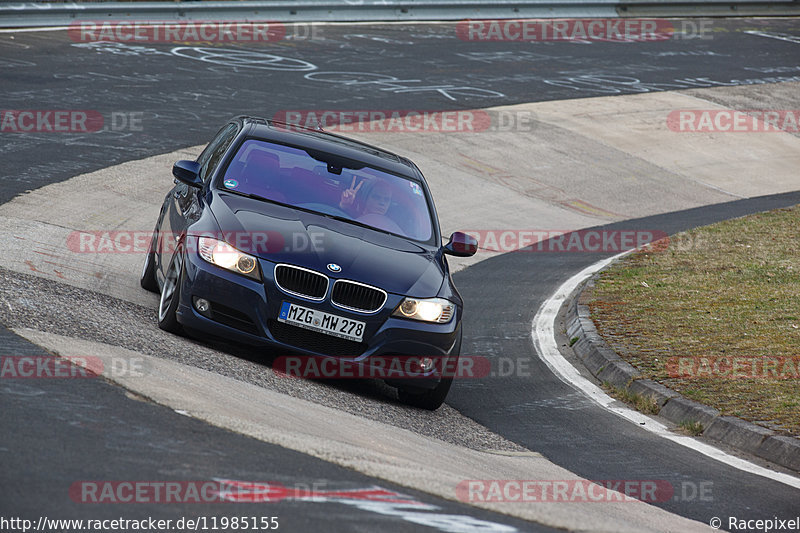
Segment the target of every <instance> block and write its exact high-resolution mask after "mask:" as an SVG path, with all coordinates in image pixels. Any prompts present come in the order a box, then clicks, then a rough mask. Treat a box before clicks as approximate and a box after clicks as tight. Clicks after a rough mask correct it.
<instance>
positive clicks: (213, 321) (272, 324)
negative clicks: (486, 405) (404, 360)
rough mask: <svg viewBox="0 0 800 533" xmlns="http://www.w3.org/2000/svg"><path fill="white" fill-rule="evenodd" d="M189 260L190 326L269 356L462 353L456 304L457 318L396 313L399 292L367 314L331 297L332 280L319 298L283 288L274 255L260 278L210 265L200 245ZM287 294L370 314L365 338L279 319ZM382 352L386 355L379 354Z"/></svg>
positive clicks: (185, 283)
mask: <svg viewBox="0 0 800 533" xmlns="http://www.w3.org/2000/svg"><path fill="white" fill-rule="evenodd" d="M184 264H185V272H184V276H183V279H182V283H181V289H180V301H179V305H178V309H177V319H178V322H179V323H181V324H182V325H183V326H184V327H186V328H187V329H190V330H193V331H196V332H200V334H202V335H212V336H215V337H220V338H224V339H228V340H234V341H237V342H241V343H246V344H250V345H254V346H262V347H265V348H269V349H270V350H269V354H268V355H269V356H284V355H287V356H288V355H297V354H303V355H311V356H320V357H335V358H336V359H338V360H345V361H348V363H352V364H355V365H373V364H380V365H381V366H383V365H385V358H386V357H393V356H401V357H405V356H415V357H419V358H424V357H431V358H437V359H438V360H447V359H452V358H454V357H457V356H458V350H459V348H460V346H459V343H457V340H458V339H459V338H460V333H461V332H460V319H461V309H460V308H459V307H456V312H455V313H454V316H453V318H452V319H451V320H450V322H448V323H447V324H429V323H424V322H418V321H413V320H407V319H402V318H396V317H392V316H391V313H392V312H393V311H394V309H395V308H396V307H397V305H399V303H400V301H401V300H402V298H403V296H402V295H396V294H391V293H390V294H389V295H388V298H387V301H386V303H385V305H384V306H383V308H382V309H381V310H380V311H378V312H377V313H374V314H366V313H359V312H355V311H349V310H346V309H342V308H340V307H336V306H334V305H333V304H332V303H331V302H330V296H331V295H330V292H331V290H332V286H333V283H331V284H330V286H329V288H328V293H327V294H326V296H325V298H324V299H323V300H322V301H313V300H309V299H305V298H302V297H299V296H295V295H291V294H288V293H285V292H283V291H282V290H281V289H279V288H278V287H277V286H276V284H275V280H274V279H273V273H274V263H271V262H269V261H266V260H264V259H259V267H260V268H261V273H262V278H263V279H262V281H261V282H259V281H255V280H253V279H250V278H247V277H245V276H240V275H238V274H235V273H233V272H230V271H228V270H225V269H223V268H220V267H217V266H216V265H212V264H210V263H208V262H206V261H205V260H203V259H202V258H201V257H200V256H199V255H198V254H197V252H192V251H188V252H186V260H185V262H184ZM333 279H335V278H333V277H331V280H333ZM197 298H203V299H206V300H208V301H209V302H210V303H211V308H210V310H209V311H207V312H205V313H201V312H199V311H198V310H197V308H196V306H195V305H194V302H195V301H196V299H197ZM283 302H292V303H296V304H299V305H302V306H304V307H309V308H313V309H319V310H321V311H324V312H327V313H331V314H334V315H337V316H342V317H346V318H351V319H354V320H359V321H362V322H365V324H366V326H365V329H364V336H363V341H362V342H354V341H349V340H344V339H339V338H337V337H333V336H330V335H327V334H324V333H317V332H313V331H309V330H306V329H302V328H299V327H296V326H292V325H289V324H285V323H282V322H279V321H278V320H277V317H278V314H279V311H280V307H281V304H282V303H283ZM380 358H384V360H383V361H379V362H378V361H377V359H380ZM359 375H364V374H359ZM367 375H371V374H369V373H368V374H367ZM402 381H409V380H407V379H404V380H402ZM413 381H414V382H413V383H409V386H412V387H415V388H422V389H429V388H432V387H435V386H436V385H437V384H438V382H439V381H440V378H438V377H433V378H431V377H426V378H424V379H415V380H413ZM392 384H395V383H394V382H393V383H392Z"/></svg>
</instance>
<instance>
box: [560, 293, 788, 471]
mask: <svg viewBox="0 0 800 533" xmlns="http://www.w3.org/2000/svg"><path fill="white" fill-rule="evenodd" d="M593 285H594V278H592V279H590V280H589V281H588V282H587V283H585V284H584V285H583V286H581V287H578V288H577V289H576V290H575V292H574V293H573V294H572V295H570V297H569V298H568V299H567V302H566V306H567V315H566V322H565V323H566V331H567V338H568V339H570V342H571V343H572V350H573V352H574V353H575V355H576V356H578V358H579V359H580V360H581V361H582V362H583V364H584V366H585V367H586V368H587V369H588V370H589V371H590V372H591V373H592V375H593V376H595V377H596V378H598V379H600V380H602V381H605V382H608V383H610V384H611V385H613V386H614V387H617V388H619V389H623V390H627V391H629V392H631V393H634V394H638V395H641V396H650V397H652V398H654V399H655V400H656V402H657V403H658V405H659V407H660V409H659V412H658V415H659V416H662V417H664V418H666V419H667V420H669V421H670V422H673V423H675V424H680V423H681V422H686V421H695V422H700V423H701V424H702V426H703V433H702V435H703V436H705V437H708V438H709V439H713V440H716V441H718V442H722V443H724V444H726V445H728V446H731V447H733V448H735V449H737V450H740V451H743V452H747V453H750V454H753V455H755V456H757V457H760V458H762V459H766V460H768V461H770V462H773V463H775V464H778V465H781V466H783V467H786V468H789V469H792V470H794V471H797V472H800V439H796V438H793V437H789V436H786V435H781V434H778V433H776V432H774V431H772V430H770V429H767V428H764V427H761V426H758V425H756V424H753V423H751V422H747V421H745V420H742V419H740V418H736V417H732V416H721V414H720V412H719V411H718V410H717V409H714V408H712V407H709V406H707V405H703V404H700V403H697V402H695V401H692V400H689V399H687V398H684V397H683V396H681V395H680V394H679V393H677V392H675V391H673V390H671V389H669V388H667V387H665V386H664V385H662V384H660V383H656V382H655V381H652V380H650V379H641V375H642V374H641V373H640V372H639V371H638V370H637V369H636V368H635V367H633V366H632V365H630V364H629V363H627V362H626V361H624V360H623V359H622V358H621V357H620V356H619V355H618V354H617V353H616V352H614V351H613V350H612V349H611V348H610V347H609V346H608V344H606V342H605V341H604V340H603V338H602V337H601V336H600V335H599V334H598V333H597V328H595V325H594V322H592V319H591V318H590V316H589V306H588V305H587V304H586V297H585V296H584V290H585V289H586V288H588V287H592V286H593Z"/></svg>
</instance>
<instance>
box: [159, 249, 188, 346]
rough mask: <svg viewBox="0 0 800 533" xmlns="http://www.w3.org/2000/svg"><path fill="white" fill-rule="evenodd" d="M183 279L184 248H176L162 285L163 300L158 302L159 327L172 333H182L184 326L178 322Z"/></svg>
mask: <svg viewBox="0 0 800 533" xmlns="http://www.w3.org/2000/svg"><path fill="white" fill-rule="evenodd" d="M182 280H183V250H182V249H180V248H179V249H177V250H175V255H174V256H173V258H172V263H171V264H170V266H169V270H167V276H166V277H165V278H164V285H163V286H162V287H161V300H160V301H159V302H158V327H160V328H161V329H163V330H164V331H169V332H170V333H177V334H180V333H182V332H183V328H181V325H180V324H179V323H178V317H177V315H176V311H177V310H178V303H179V302H180V299H181V281H182Z"/></svg>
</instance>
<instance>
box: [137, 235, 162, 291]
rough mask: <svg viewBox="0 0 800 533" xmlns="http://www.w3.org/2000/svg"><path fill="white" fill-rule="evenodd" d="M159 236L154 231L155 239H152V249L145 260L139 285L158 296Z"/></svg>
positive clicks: (148, 251)
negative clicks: (157, 255)
mask: <svg viewBox="0 0 800 533" xmlns="http://www.w3.org/2000/svg"><path fill="white" fill-rule="evenodd" d="M157 239H158V234H157V233H156V232H155V230H153V237H152V238H151V239H150V248H149V249H148V250H147V255H146V256H145V258H144V266H142V277H141V278H139V285H141V286H142V288H143V289H145V290H148V291H150V292H154V293H156V294H158V292H159V290H158V281H156V242H157Z"/></svg>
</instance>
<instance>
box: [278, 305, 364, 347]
mask: <svg viewBox="0 0 800 533" xmlns="http://www.w3.org/2000/svg"><path fill="white" fill-rule="evenodd" d="M278 322H285V323H287V324H291V325H293V326H298V327H301V328H305V329H310V330H311V331H316V332H319V333H325V334H326V335H332V336H334V337H339V338H340V339H347V340H349V341H356V342H361V339H363V338H364V327H365V326H366V323H364V322H360V321H358V320H353V319H350V318H345V317H343V316H337V315H332V314H330V313H325V312H323V311H319V310H318V309H309V308H308V307H303V306H301V305H297V304H293V303H291V302H283V304H281V312H280V314H279V315H278Z"/></svg>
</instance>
